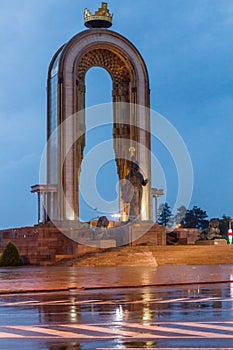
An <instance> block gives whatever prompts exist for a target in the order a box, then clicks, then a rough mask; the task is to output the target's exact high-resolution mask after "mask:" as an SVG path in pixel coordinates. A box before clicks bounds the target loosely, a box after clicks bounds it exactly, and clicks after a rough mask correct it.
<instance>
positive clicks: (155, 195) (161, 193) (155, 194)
mask: <svg viewBox="0 0 233 350" xmlns="http://www.w3.org/2000/svg"><path fill="white" fill-rule="evenodd" d="M151 194H152V197H153V198H155V222H156V224H157V223H158V217H159V215H158V198H159V197H161V196H164V190H162V189H161V188H152V189H151Z"/></svg>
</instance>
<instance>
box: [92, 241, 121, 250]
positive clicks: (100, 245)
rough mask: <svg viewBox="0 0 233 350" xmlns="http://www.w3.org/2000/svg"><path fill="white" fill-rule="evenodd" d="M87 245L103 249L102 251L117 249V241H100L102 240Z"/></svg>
mask: <svg viewBox="0 0 233 350" xmlns="http://www.w3.org/2000/svg"><path fill="white" fill-rule="evenodd" d="M86 245H87V246H91V247H96V248H101V249H107V248H115V247H116V241H115V239H100V240H93V241H87V242H86Z"/></svg>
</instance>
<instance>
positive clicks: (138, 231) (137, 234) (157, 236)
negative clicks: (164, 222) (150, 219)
mask: <svg viewBox="0 0 233 350" xmlns="http://www.w3.org/2000/svg"><path fill="white" fill-rule="evenodd" d="M131 230H132V232H131V242H132V243H131V244H132V245H147V246H153V245H156V246H157V245H160V246H164V245H166V228H165V227H164V226H160V225H157V224H152V225H149V226H148V223H143V222H142V223H141V224H139V225H138V226H132V228H131Z"/></svg>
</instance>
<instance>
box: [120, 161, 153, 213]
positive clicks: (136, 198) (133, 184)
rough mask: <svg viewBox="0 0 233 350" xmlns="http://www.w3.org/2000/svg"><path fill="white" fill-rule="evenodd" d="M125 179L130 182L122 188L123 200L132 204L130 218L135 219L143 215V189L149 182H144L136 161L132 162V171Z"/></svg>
mask: <svg viewBox="0 0 233 350" xmlns="http://www.w3.org/2000/svg"><path fill="white" fill-rule="evenodd" d="M125 179H126V180H128V181H126V183H125V184H124V185H123V187H122V199H123V201H124V202H125V203H127V204H128V203H129V204H130V209H129V218H130V219H135V218H137V217H139V215H140V214H141V204H142V193H143V188H142V187H143V186H146V185H147V183H148V180H147V179H146V180H144V178H143V175H142V174H141V173H140V171H139V166H138V164H137V162H134V161H131V165H130V171H129V173H128V175H127V176H126V178H125Z"/></svg>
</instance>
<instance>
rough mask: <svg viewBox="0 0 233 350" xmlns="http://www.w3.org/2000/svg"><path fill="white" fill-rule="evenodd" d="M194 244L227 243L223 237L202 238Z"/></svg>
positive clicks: (221, 244)
mask: <svg viewBox="0 0 233 350" xmlns="http://www.w3.org/2000/svg"><path fill="white" fill-rule="evenodd" d="M195 244H196V245H220V246H223V245H227V241H226V240H225V239H212V240H203V241H196V243H195Z"/></svg>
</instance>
